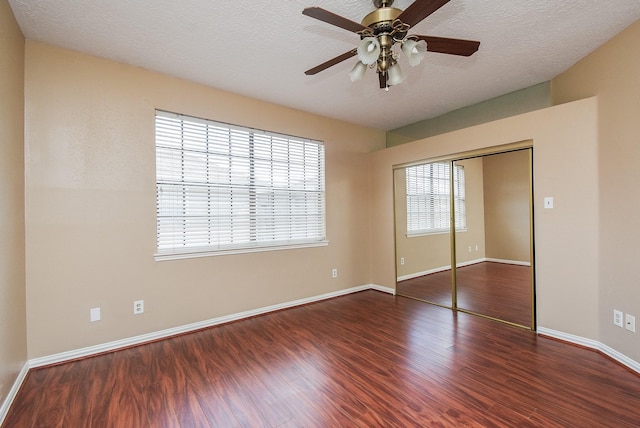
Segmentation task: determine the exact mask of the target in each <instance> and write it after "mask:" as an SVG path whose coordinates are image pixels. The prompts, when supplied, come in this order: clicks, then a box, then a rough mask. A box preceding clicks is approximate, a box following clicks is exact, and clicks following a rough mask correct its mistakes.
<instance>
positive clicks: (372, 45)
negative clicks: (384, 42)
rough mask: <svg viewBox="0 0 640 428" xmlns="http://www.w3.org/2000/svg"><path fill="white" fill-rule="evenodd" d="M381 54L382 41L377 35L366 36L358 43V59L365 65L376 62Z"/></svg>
mask: <svg viewBox="0 0 640 428" xmlns="http://www.w3.org/2000/svg"><path fill="white" fill-rule="evenodd" d="M378 56H380V42H379V41H378V39H376V38H375V37H365V38H364V39H362V41H361V42H360V44H359V45H358V59H359V60H360V62H362V63H363V64H364V65H371V64H374V63H375V62H376V61H377V60H378Z"/></svg>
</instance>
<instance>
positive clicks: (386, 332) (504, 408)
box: [3, 291, 640, 428]
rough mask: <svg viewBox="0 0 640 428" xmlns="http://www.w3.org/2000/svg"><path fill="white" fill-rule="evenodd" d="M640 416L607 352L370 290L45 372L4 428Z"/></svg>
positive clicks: (635, 379) (528, 423)
mask: <svg viewBox="0 0 640 428" xmlns="http://www.w3.org/2000/svg"><path fill="white" fill-rule="evenodd" d="M639 425H640V376H638V375H636V374H634V373H632V372H631V371H629V370H628V369H626V368H624V367H621V366H620V365H619V364H617V363H615V362H613V361H611V360H609V359H608V358H606V357H604V356H603V355H601V354H599V353H597V352H594V351H590V350H587V349H584V348H580V347H576V346H571V345H569V344H566V343H562V342H559V341H557V340H551V339H549V338H545V337H539V336H537V335H536V334H535V333H533V332H530V331H527V330H524V329H519V328H515V327H511V326H509V325H503V324H500V323H496V322H494V321H491V320H487V319H483V318H480V317H476V316H473V315H469V314H465V313H457V312H453V311H451V310H448V309H444V308H441V307H437V306H433V305H427V304H424V303H422V302H419V301H416V300H412V299H407V298H403V297H394V296H390V295H387V294H383V293H379V292H375V291H366V292H361V293H355V294H352V295H348V296H343V297H340V298H336V299H331V300H326V301H323V302H319V303H315V304H310V305H306V306H301V307H296V308H291V309H287V310H284V311H279V312H275V313H270V314H266V315H262V316H259V317H255V318H251V319H247V320H243V321H237V322H233V323H229V324H226V325H222V326H217V327H212V328H209V329H205V330H201V331H198V332H194V333H191V334H186V335H181V336H177V337H173V338H170V339H167V340H163V341H159V342H155V343H150V344H146V345H142V346H138V347H134V348H129V349H125V350H121V351H117V352H112V353H109V354H104V355H100V356H96V357H92V358H86V359H83V360H79V361H74V362H69V363H65V364H61V365H57V366H52V367H48V368H41V369H36V370H33V371H31V372H30V373H29V374H28V375H27V378H26V379H25V382H24V384H23V386H22V388H21V390H20V391H19V393H18V395H17V397H16V399H15V401H14V403H13V405H12V407H11V409H10V410H9V413H8V415H7V418H6V420H5V422H4V424H3V427H11V428H13V427H20V428H22V427H58V426H60V427H62V426H64V427H69V426H71V427H75V426H82V427H105V426H127V427H147V426H153V427H156V426H157V427H192V426H197V427H209V426H212V427H214V426H215V427H217V426H224V427H259V426H264V427H275V426H279V427H327V426H354V427H378V426H379V427H389V426H397V427H402V426H435V427H449V426H487V427H491V426H495V427H506V426H519V427H520V426H522V427H554V426H558V427H559V426H603V427H631V426H639Z"/></svg>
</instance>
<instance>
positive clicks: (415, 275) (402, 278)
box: [398, 257, 531, 281]
mask: <svg viewBox="0 0 640 428" xmlns="http://www.w3.org/2000/svg"><path fill="white" fill-rule="evenodd" d="M482 262H495V263H504V264H508V265H519V266H531V263H529V262H521V261H517V260H506V259H493V258H490V257H481V258H479V259H473V260H469V261H468V262H461V263H458V265H457V266H458V267H465V266H471V265H475V264H477V263H482ZM449 269H451V265H447V266H440V267H437V268H433V269H429V270H425V271H422V272H415V273H410V274H407V275H402V276H399V277H398V281H406V280H407V279H413V278H419V277H421V276H425V275H430V274H432V273H438V272H444V271H448V270H449Z"/></svg>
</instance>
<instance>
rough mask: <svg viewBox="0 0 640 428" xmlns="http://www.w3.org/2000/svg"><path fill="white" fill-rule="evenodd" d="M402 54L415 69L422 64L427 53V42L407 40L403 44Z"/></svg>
mask: <svg viewBox="0 0 640 428" xmlns="http://www.w3.org/2000/svg"><path fill="white" fill-rule="evenodd" d="M402 53H404V54H405V56H406V57H407V59H408V60H409V65H410V66H412V67H415V66H416V65H418V64H420V63H421V62H422V60H423V59H424V57H425V55H426V53H427V42H425V41H424V40H418V41H416V40H413V39H407V40H405V41H404V42H402Z"/></svg>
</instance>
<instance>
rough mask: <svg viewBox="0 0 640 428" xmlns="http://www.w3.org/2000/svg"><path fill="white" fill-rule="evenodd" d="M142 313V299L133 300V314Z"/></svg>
mask: <svg viewBox="0 0 640 428" xmlns="http://www.w3.org/2000/svg"><path fill="white" fill-rule="evenodd" d="M142 313H144V300H136V301H135V302H133V314H134V315H138V314H142Z"/></svg>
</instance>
